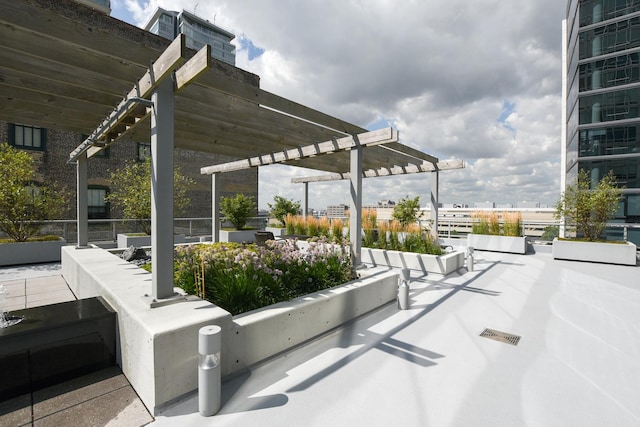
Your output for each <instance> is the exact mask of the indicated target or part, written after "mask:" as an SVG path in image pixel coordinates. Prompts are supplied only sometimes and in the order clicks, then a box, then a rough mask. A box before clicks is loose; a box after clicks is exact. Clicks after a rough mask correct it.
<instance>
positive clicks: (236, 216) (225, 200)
mask: <svg viewBox="0 0 640 427" xmlns="http://www.w3.org/2000/svg"><path fill="white" fill-rule="evenodd" d="M256 209H257V205H256V202H255V199H254V198H253V197H252V196H248V197H247V196H245V195H244V194H242V193H239V194H236V195H235V197H222V198H221V199H220V212H222V214H223V215H224V216H225V217H226V218H227V220H229V221H230V222H231V224H233V226H234V227H235V228H236V230H242V229H243V228H244V226H245V225H246V224H247V220H248V219H249V218H251V217H252V216H254V215H255V212H256Z"/></svg>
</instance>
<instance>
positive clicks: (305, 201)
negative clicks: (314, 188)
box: [302, 182, 309, 218]
mask: <svg viewBox="0 0 640 427" xmlns="http://www.w3.org/2000/svg"><path fill="white" fill-rule="evenodd" d="M303 185H304V193H303V195H302V216H303V217H305V218H306V217H307V212H309V183H308V182H304V183H303Z"/></svg>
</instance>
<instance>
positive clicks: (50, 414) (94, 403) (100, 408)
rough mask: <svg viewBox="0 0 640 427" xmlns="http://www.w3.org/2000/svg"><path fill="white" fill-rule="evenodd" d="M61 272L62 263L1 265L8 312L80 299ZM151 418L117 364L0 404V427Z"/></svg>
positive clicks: (111, 422) (121, 423) (99, 423)
mask: <svg viewBox="0 0 640 427" xmlns="http://www.w3.org/2000/svg"><path fill="white" fill-rule="evenodd" d="M61 274H62V269H61V266H60V263H59V262H58V263H49V264H34V265H20V266H12V267H0V284H2V285H4V288H5V292H6V293H7V295H5V297H6V301H5V310H7V311H13V310H19V309H23V308H31V307H37V306H43V305H48V304H56V303H60V302H65V301H72V300H75V299H76V297H75V295H74V294H73V292H72V291H71V289H69V286H68V285H67V283H66V281H65V280H64V277H62V275H61ZM0 378H1V377H0ZM151 421H153V417H152V416H151V415H150V414H149V412H148V411H147V409H146V408H145V407H144V404H143V403H142V401H141V400H140V398H139V397H138V395H137V394H136V392H135V390H134V389H133V388H132V387H131V385H130V384H129V382H128V381H127V378H126V377H125V376H124V375H123V374H122V371H121V370H120V368H118V367H117V366H114V367H111V368H107V369H104V370H101V371H97V372H93V373H91V374H88V375H85V376H82V377H78V378H74V379H72V380H69V381H66V382H63V383H60V384H56V385H54V386H51V387H47V388H44V389H41V390H37V391H34V392H33V393H29V394H24V395H22V396H18V397H16V398H13V399H9V400H5V401H1V402H0V427H5V426H6V427H17V426H108V425H111V426H131V427H135V426H143V425H146V424H148V423H149V422H151Z"/></svg>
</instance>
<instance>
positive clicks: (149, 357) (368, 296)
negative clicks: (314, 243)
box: [62, 246, 398, 414]
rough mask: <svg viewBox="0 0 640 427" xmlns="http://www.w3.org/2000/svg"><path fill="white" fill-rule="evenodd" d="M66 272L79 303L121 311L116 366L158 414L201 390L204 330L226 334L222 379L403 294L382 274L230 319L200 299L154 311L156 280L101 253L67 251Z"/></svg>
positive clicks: (97, 250)
mask: <svg viewBox="0 0 640 427" xmlns="http://www.w3.org/2000/svg"><path fill="white" fill-rule="evenodd" d="M62 273H63V276H64V278H65V280H66V281H67V283H68V284H69V286H70V287H71V289H72V290H73V292H74V293H75V295H77V296H78V298H89V297H93V296H102V297H103V298H104V299H105V301H106V302H107V303H108V304H109V305H110V306H111V307H112V308H113V309H114V310H115V311H116V312H117V319H118V324H117V329H118V333H117V337H116V340H117V341H116V358H117V362H118V365H120V367H121V368H122V371H123V372H124V374H125V375H126V376H127V379H128V380H129V382H130V383H131V385H132V386H133V388H134V389H135V390H136V392H137V393H138V395H139V396H140V398H141V399H142V401H143V402H144V404H145V405H146V407H147V408H148V409H149V410H150V411H151V413H153V414H157V413H158V412H159V410H161V409H162V407H163V405H165V404H167V403H171V402H173V401H175V400H176V399H179V398H180V397H183V396H185V395H186V394H189V393H192V392H193V391H195V390H196V389H197V388H198V375H197V373H198V330H199V329H200V328H201V327H203V326H206V325H218V326H220V327H221V328H222V352H221V356H222V357H221V359H222V362H221V363H222V365H221V369H222V375H223V376H227V375H232V374H234V373H237V372H241V371H243V370H244V369H246V368H247V367H248V366H250V365H252V364H254V363H257V362H260V361H262V360H264V359H266V358H268V357H272V356H274V355H276V354H278V353H280V352H282V351H284V350H286V349H288V348H291V347H293V346H295V345H297V344H300V343H302V342H304V341H306V340H308V339H311V338H313V337H315V336H317V335H319V334H322V333H325V332H327V331H329V330H330V329H332V328H335V327H337V326H339V325H340V324H342V323H344V322H347V321H349V320H351V319H354V318H356V317H358V316H361V315H363V314H365V313H367V312H368V311H371V310H373V309H375V308H377V307H379V306H382V305H384V304H386V303H388V302H390V301H393V300H394V299H395V298H396V294H397V287H398V274H397V272H393V271H385V272H382V273H380V272H379V273H378V274H372V275H371V276H370V277H365V278H362V279H358V280H356V281H353V282H349V283H347V284H345V285H342V286H337V287H335V288H332V289H326V290H323V291H320V292H316V293H314V294H310V295H306V296H304V297H301V298H298V299H295V300H293V301H288V302H284V303H279V304H275V305H272V306H269V307H265V308H262V309H259V310H255V311H253V312H249V313H245V314H242V315H239V316H236V317H232V316H231V314H230V313H229V312H227V311H226V310H223V309H222V308H220V307H217V306H215V305H213V304H211V303H209V302H207V301H203V300H201V299H200V298H197V297H194V296H189V297H187V298H186V299H185V300H184V301H182V302H178V303H175V304H170V305H166V306H162V307H157V308H153V309H150V308H149V307H148V305H146V304H145V303H144V302H143V299H142V296H143V295H145V294H149V293H150V292H151V275H150V273H146V272H142V270H141V269H139V268H137V267H135V266H134V265H132V264H129V263H128V262H125V261H123V260H122V259H120V258H119V257H117V256H116V255H113V254H111V253H109V252H108V251H105V250H103V249H100V248H82V249H79V248H76V247H73V246H68V247H65V248H63V250H62ZM176 290H178V289H177V288H176Z"/></svg>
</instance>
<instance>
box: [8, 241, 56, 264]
mask: <svg viewBox="0 0 640 427" xmlns="http://www.w3.org/2000/svg"><path fill="white" fill-rule="evenodd" d="M66 244H67V242H66V240H64V239H62V238H61V239H59V240H50V241H43V242H12V243H0V266H5V265H18V264H38V263H44V262H58V261H60V249H61V248H62V247H63V246H65V245H66Z"/></svg>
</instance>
